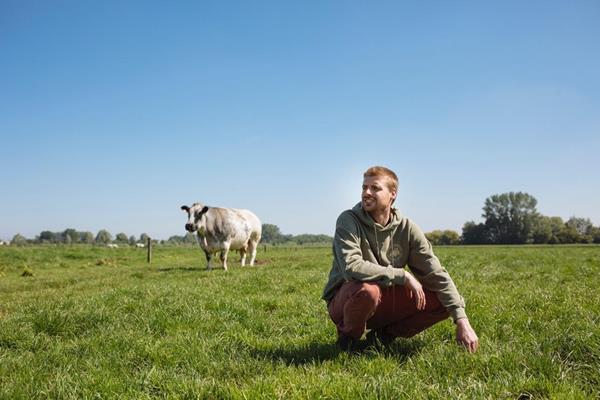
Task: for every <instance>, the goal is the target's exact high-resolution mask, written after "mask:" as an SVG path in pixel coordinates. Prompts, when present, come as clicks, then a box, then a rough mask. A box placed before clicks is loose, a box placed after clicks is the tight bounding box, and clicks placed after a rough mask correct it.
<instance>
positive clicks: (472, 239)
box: [462, 221, 490, 244]
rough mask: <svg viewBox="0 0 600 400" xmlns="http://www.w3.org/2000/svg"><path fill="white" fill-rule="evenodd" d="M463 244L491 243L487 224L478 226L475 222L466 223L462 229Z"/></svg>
mask: <svg viewBox="0 0 600 400" xmlns="http://www.w3.org/2000/svg"><path fill="white" fill-rule="evenodd" d="M462 242H463V243H464V244H486V243H490V238H489V235H488V231H487V227H486V226H485V224H482V223H479V224H476V223H475V222H473V221H467V222H465V224H464V225H463V228H462Z"/></svg>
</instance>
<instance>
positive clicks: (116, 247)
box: [106, 243, 119, 249]
mask: <svg viewBox="0 0 600 400" xmlns="http://www.w3.org/2000/svg"><path fill="white" fill-rule="evenodd" d="M106 247H108V248H109V249H118V248H119V245H118V244H116V243H109V244H107V245H106Z"/></svg>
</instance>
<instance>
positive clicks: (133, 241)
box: [129, 235, 137, 246]
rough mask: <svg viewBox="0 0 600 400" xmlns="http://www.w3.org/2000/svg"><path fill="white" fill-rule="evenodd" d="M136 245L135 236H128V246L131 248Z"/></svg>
mask: <svg viewBox="0 0 600 400" xmlns="http://www.w3.org/2000/svg"><path fill="white" fill-rule="evenodd" d="M136 243H137V239H136V238H135V235H131V236H129V244H130V245H131V246H135V244H136Z"/></svg>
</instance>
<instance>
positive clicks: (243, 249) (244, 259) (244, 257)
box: [240, 245, 248, 267]
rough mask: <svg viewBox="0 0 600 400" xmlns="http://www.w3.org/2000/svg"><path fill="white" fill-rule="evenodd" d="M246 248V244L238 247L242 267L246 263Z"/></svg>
mask: <svg viewBox="0 0 600 400" xmlns="http://www.w3.org/2000/svg"><path fill="white" fill-rule="evenodd" d="M247 249H248V245H246V246H244V247H242V248H241V249H240V256H241V257H242V267H244V266H245V265H246V250H247Z"/></svg>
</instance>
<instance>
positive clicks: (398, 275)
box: [333, 213, 404, 286]
mask: <svg viewBox="0 0 600 400" xmlns="http://www.w3.org/2000/svg"><path fill="white" fill-rule="evenodd" d="M333 252H334V257H335V259H336V262H337V264H338V266H339V268H340V269H341V272H342V274H343V276H344V279H345V280H347V281H361V282H376V283H378V284H380V285H382V286H391V285H392V284H396V285H403V284H404V269H402V268H394V267H392V266H391V265H387V266H382V265H379V264H376V263H374V262H371V261H367V260H366V259H365V258H366V257H365V255H364V254H363V251H362V249H361V238H360V228H359V227H358V223H357V221H356V220H355V219H354V218H353V217H352V216H351V215H349V214H348V213H342V215H340V217H339V218H338V220H337V223H336V229H335V236H334V238H333Z"/></svg>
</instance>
